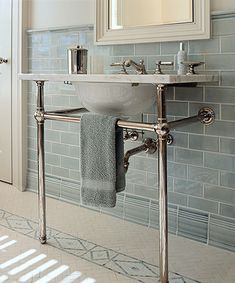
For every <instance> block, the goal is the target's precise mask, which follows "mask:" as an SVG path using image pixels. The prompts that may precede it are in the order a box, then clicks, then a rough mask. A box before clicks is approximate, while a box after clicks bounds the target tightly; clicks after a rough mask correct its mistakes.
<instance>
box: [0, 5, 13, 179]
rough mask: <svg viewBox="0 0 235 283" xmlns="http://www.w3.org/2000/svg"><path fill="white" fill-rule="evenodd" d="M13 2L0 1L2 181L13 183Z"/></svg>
mask: <svg viewBox="0 0 235 283" xmlns="http://www.w3.org/2000/svg"><path fill="white" fill-rule="evenodd" d="M11 2H12V0H0V57H1V58H4V59H7V60H8V62H7V63H4V62H3V63H2V64H0V181H4V182H8V183H11V182H12V164H11V163H12V161H11V159H12V153H11V148H12V145H11V143H12V138H11V135H12V133H11V131H12V119H11V116H12V113H11V34H12V32H11V20H12V16H11V6H12V3H11Z"/></svg>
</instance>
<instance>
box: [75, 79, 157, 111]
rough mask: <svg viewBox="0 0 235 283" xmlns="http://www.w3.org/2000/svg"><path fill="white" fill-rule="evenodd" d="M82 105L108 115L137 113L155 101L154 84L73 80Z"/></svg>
mask: <svg viewBox="0 0 235 283" xmlns="http://www.w3.org/2000/svg"><path fill="white" fill-rule="evenodd" d="M73 85H74V87H75V90H76V93H77V94H78V95H79V97H80V99H81V103H82V105H83V106H84V107H85V108H86V109H88V110H89V111H90V112H95V113H100V114H106V115H128V116H129V115H135V114H138V113H142V112H143V111H145V110H147V109H148V108H149V107H151V105H153V104H154V102H155V91H156V87H155V86H154V85H152V84H144V83H143V84H142V83H141V84H139V83H109V82H96V83H92V82H91V83H90V82H73Z"/></svg>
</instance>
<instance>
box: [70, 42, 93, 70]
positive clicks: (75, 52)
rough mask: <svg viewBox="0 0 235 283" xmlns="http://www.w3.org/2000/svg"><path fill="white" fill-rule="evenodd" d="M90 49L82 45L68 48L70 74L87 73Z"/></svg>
mask: <svg viewBox="0 0 235 283" xmlns="http://www.w3.org/2000/svg"><path fill="white" fill-rule="evenodd" d="M87 53H88V50H87V49H85V48H83V47H82V46H79V45H78V46H77V47H74V48H69V49H68V71H69V74H87Z"/></svg>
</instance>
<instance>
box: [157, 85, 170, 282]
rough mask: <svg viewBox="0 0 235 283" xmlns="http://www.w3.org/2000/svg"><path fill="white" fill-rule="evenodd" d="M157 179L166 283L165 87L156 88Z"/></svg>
mask: <svg viewBox="0 0 235 283" xmlns="http://www.w3.org/2000/svg"><path fill="white" fill-rule="evenodd" d="M157 110H158V124H157V127H156V132H157V134H158V179H159V234H160V239H159V266H160V282H161V283H168V282H169V281H168V209H167V139H168V133H169V128H168V124H167V120H166V103H165V86H164V85H158V86H157Z"/></svg>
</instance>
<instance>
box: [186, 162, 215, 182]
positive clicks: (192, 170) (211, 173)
mask: <svg viewBox="0 0 235 283" xmlns="http://www.w3.org/2000/svg"><path fill="white" fill-rule="evenodd" d="M188 170H189V171H188V175H189V179H190V180H192V181H197V182H205V183H209V184H214V185H218V179H219V171H217V170H212V169H208V168H203V167H196V166H189V168H188Z"/></svg>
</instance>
